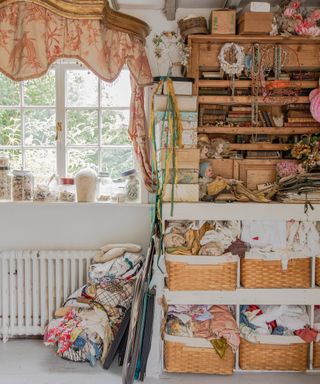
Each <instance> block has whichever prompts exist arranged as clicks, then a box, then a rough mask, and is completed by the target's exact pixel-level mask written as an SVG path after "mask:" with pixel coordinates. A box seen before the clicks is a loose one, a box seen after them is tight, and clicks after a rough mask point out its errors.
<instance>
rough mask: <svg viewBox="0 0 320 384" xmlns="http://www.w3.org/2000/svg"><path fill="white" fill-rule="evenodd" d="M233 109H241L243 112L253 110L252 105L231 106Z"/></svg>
mask: <svg viewBox="0 0 320 384" xmlns="http://www.w3.org/2000/svg"><path fill="white" fill-rule="evenodd" d="M231 110H232V111H241V112H245V111H250V112H251V110H252V108H251V107H246V106H239V107H238V106H232V107H231Z"/></svg>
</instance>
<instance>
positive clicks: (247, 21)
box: [237, 12, 273, 35]
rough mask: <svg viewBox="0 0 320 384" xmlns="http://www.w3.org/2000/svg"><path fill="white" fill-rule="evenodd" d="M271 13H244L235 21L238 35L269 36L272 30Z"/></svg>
mask: <svg viewBox="0 0 320 384" xmlns="http://www.w3.org/2000/svg"><path fill="white" fill-rule="evenodd" d="M272 18H273V13H271V12H245V13H243V14H242V15H240V17H239V18H238V20H237V28H238V34H239V35H269V34H270V32H271V29H272Z"/></svg>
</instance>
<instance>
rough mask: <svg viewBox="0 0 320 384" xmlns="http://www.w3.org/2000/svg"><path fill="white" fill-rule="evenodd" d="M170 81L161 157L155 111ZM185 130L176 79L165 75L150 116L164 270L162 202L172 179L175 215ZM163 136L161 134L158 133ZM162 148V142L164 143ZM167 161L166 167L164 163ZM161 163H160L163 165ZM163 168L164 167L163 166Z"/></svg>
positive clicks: (156, 222) (156, 216)
mask: <svg viewBox="0 0 320 384" xmlns="http://www.w3.org/2000/svg"><path fill="white" fill-rule="evenodd" d="M164 82H166V85H167V103H166V110H165V112H164V113H163V115H162V120H161V133H160V143H161V144H162V143H163V142H165V156H164V159H163V158H162V153H160V158H159V156H157V151H158V149H161V148H157V143H156V130H157V129H159V126H157V127H156V120H155V110H154V98H155V95H156V94H157V92H158V91H159V89H160V87H161V86H162V85H163V84H164ZM166 121H167V122H168V124H167V125H168V129H166V124H165V123H166ZM181 132H182V122H181V118H180V111H179V108H178V103H177V99H176V95H175V92H174V87H173V82H172V80H171V79H170V78H169V77H168V76H167V77H165V78H162V79H161V80H160V82H159V84H158V85H157V86H156V88H155V90H154V92H153V94H152V98H151V116H150V129H149V133H150V137H151V141H152V148H153V151H152V176H153V179H154V176H155V179H156V181H157V185H156V198H155V205H154V213H153V226H154V227H155V226H158V229H159V239H160V241H159V250H158V261H157V265H158V268H159V269H160V271H161V272H162V273H163V271H162V268H161V267H160V264H159V261H160V255H161V252H162V249H163V247H162V245H163V225H162V204H163V193H164V190H165V187H166V185H167V184H168V183H169V182H171V184H172V188H171V210H170V214H171V216H172V215H173V209H174V193H175V185H176V182H177V177H176V176H177V173H176V167H177V162H176V148H177V146H178V147H181V142H182V138H181ZM158 137H159V136H158ZM160 147H161V145H160ZM163 161H164V166H162V163H163ZM159 163H160V165H159ZM162 168H163V169H162ZM170 169H172V174H171V180H169V178H170Z"/></svg>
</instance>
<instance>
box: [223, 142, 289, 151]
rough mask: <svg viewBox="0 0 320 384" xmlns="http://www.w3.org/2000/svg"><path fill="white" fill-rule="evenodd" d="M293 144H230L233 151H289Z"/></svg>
mask: <svg viewBox="0 0 320 384" xmlns="http://www.w3.org/2000/svg"><path fill="white" fill-rule="evenodd" d="M292 147H293V144H272V143H247V144H237V143H231V144H229V148H230V150H231V151H288V150H289V149H291V148H292Z"/></svg>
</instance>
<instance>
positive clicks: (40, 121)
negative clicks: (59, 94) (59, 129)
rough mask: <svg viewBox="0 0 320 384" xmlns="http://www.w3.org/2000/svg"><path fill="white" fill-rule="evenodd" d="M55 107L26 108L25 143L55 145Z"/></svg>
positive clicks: (28, 144) (29, 144)
mask: <svg viewBox="0 0 320 384" xmlns="http://www.w3.org/2000/svg"><path fill="white" fill-rule="evenodd" d="M55 118H56V114H55V110H53V109H32V110H26V111H25V114H24V119H25V120H24V124H25V145H27V146H31V145H35V146H49V145H55V120H56V119H55Z"/></svg>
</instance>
